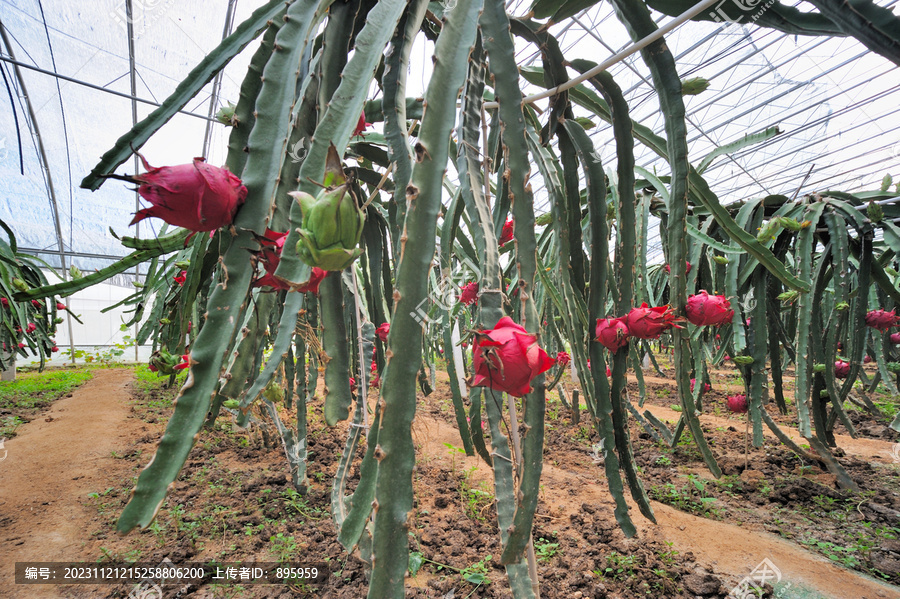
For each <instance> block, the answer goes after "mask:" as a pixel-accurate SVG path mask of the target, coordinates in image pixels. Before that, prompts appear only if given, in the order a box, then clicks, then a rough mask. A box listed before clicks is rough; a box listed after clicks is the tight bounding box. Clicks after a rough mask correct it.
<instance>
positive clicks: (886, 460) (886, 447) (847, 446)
mask: <svg viewBox="0 0 900 599" xmlns="http://www.w3.org/2000/svg"><path fill="white" fill-rule="evenodd" d="M634 407H635V408H636V409H637V410H638V411H640V412H641V413H643V411H644V410H649V411H650V413H651V414H653V415H654V416H656V417H657V418H659V419H660V420H662V421H663V422H668V423H669V424H672V425H674V424H675V423H676V422H678V419H679V418H680V417H681V412H676V411H675V410H672V409H670V408H666V407H664V406H657V405H652V404H650V403H645V404H644V407H643V408H638V406H637V404H635V405H634ZM700 422H702V423H704V424H708V425H711V426H713V427H721V426H724V427H729V426H733V427H735V428H738V429H739V430H743V419H739V420H738V419H733V418H722V417H720V416H714V415H712V414H700ZM778 427H779V428H780V429H781V430H782V431H784V433H785V434H786V435H787V436H788V437H790V438H791V440H792V441H794V442H795V443H797V444H798V445H799V444H801V443H807V441H806V440H805V439H804V438H803V437H802V436H801V435H800V432H799V431H798V430H797V429H795V428H791V427H789V426H784V425H782V424H779V425H778ZM763 434H764V435H765V437H766V438H768V439H770V440H771V441H774V442H775V443H776V444H780V442H779V441H778V440H777V439H776V437H775V434H774V433H773V432H772V431H771V430H769V427H767V426H764V427H763ZM834 439H835V442H836V443H837V446H838V447H840V448H841V449H843V450H844V451H846V452H847V453H848V454H849V455H853V456H856V457H859V458H865V459H867V460H876V461H878V462H881V463H883V464H891V463H896V461H897V459H898V458H897V456H898V454H900V448H898V447H897V444H896V443H893V442H891V441H879V440H878V439H864V438H861V437H860V438H857V439H854V438H853V437H851V436H849V435H839V434H835V436H834Z"/></svg>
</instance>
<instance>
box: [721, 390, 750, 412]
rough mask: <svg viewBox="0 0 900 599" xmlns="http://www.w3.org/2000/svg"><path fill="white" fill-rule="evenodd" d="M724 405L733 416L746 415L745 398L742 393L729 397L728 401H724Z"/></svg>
mask: <svg viewBox="0 0 900 599" xmlns="http://www.w3.org/2000/svg"><path fill="white" fill-rule="evenodd" d="M725 405H726V406H728V409H729V410H731V411H732V412H734V413H735V414H746V413H747V396H746V395H744V394H743V393H738V394H737V395H729V396H728V399H726V400H725Z"/></svg>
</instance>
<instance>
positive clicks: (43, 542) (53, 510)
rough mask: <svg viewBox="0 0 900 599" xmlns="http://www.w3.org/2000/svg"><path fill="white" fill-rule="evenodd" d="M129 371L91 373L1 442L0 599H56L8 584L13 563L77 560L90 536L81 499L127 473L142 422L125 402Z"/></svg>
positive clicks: (89, 516) (54, 592) (36, 588)
mask: <svg viewBox="0 0 900 599" xmlns="http://www.w3.org/2000/svg"><path fill="white" fill-rule="evenodd" d="M131 380H132V372H131V370H126V369H121V368H113V369H108V370H106V369H102V370H101V369H98V370H95V371H94V375H93V379H92V380H90V381H88V382H87V383H85V384H84V385H83V386H82V387H80V388H79V389H77V390H75V391H74V392H73V393H72V396H71V397H67V398H64V399H61V400H59V401H57V402H55V403H54V404H53V405H52V407H51V408H50V409H49V410H48V411H47V412H45V413H44V414H42V415H41V416H40V417H38V418H37V419H35V420H33V421H32V422H29V423H28V424H26V425H24V426H22V427H21V428H20V429H19V431H20V432H19V434H18V436H16V437H15V438H14V439H12V440H10V441H7V442H6V449H7V450H8V454H7V457H6V459H5V460H4V461H3V462H0V597H3V598H4V599H7V598H9V599H20V598H21V599H31V598H35V597H58V596H59V593H58V587H56V588H55V587H52V586H45V585H28V586H25V585H18V586H17V585H15V584H14V581H15V574H14V573H15V562H17V561H20V562H21V561H77V560H79V559H81V558H82V556H83V555H84V551H85V550H86V549H87V547H88V545H91V544H92V543H91V539H90V538H89V537H86V534H85V533H86V531H90V530H92V529H93V528H94V522H93V520H94V519H96V517H97V510H96V509H95V508H87V507H85V506H84V504H83V502H84V500H85V499H86V498H87V494H88V493H91V492H94V491H101V490H103V489H106V488H107V487H108V486H110V485H111V484H112V481H113V480H114V479H115V478H116V476H121V475H122V473H123V472H124V471H126V470H128V469H129V468H130V466H129V465H128V464H127V463H126V462H124V461H122V460H116V459H114V458H113V457H112V455H111V452H113V451H119V452H122V451H123V450H127V448H129V447H130V446H131V445H132V440H133V437H134V436H135V435H136V434H140V432H141V429H142V423H141V422H140V421H139V420H137V419H133V418H129V416H130V415H131V409H130V406H129V404H128V401H127V399H128V397H129V393H128V390H127V388H126V387H127V385H128V383H129V382H130V381H131Z"/></svg>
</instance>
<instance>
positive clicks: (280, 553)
mask: <svg viewBox="0 0 900 599" xmlns="http://www.w3.org/2000/svg"><path fill="white" fill-rule="evenodd" d="M269 551H271V552H272V555H274V556H275V559H276V561H278V562H288V561H290V559H291V558H292V557H294V556H295V555H296V554H297V541H296V540H295V539H294V537H288V536H285V535H284V533H281V532H280V533H278V534H276V535H272V536H271V537H269Z"/></svg>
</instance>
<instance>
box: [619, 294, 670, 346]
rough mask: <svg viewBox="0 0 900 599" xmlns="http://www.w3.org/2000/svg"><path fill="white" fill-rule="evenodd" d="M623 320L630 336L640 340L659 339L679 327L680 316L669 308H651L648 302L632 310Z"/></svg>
mask: <svg viewBox="0 0 900 599" xmlns="http://www.w3.org/2000/svg"><path fill="white" fill-rule="evenodd" d="M623 319H624V320H625V324H626V326H627V327H628V334H629V335H631V336H632V337H637V338H638V339H659V336H660V335H661V334H662V333H663V332H664V331H667V330H669V329H671V328H672V327H678V328H681V327H679V326H678V321H679V318H678V316H676V315H675V312H673V311H672V308H671V307H669V306H667V305H666V306H655V307H653V308H651V307H649V306H648V305H647V303H646V302H644V303H643V304H641V307H640V308H632V309H631V311H630V312H628V314H626V315H625V316H624V317H623Z"/></svg>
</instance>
